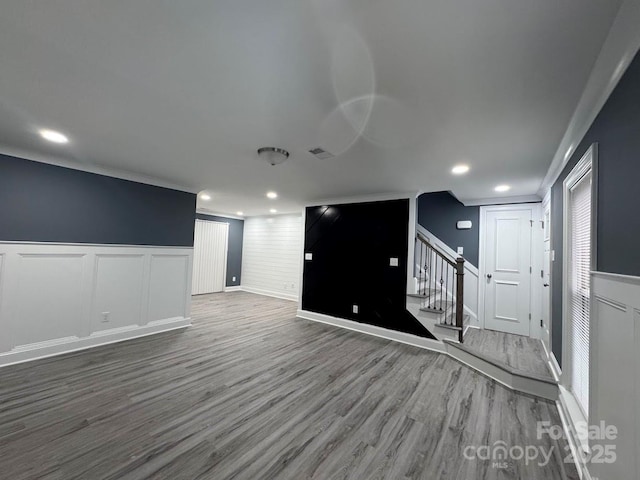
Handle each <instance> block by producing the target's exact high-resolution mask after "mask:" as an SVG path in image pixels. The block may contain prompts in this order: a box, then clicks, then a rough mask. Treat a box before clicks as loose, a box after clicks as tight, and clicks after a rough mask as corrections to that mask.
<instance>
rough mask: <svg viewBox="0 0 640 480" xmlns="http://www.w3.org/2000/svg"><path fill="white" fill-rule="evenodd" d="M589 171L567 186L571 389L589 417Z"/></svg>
mask: <svg viewBox="0 0 640 480" xmlns="http://www.w3.org/2000/svg"><path fill="white" fill-rule="evenodd" d="M591 176H592V175H591V169H588V170H587V171H586V172H585V173H584V175H582V177H580V178H579V179H578V180H577V181H576V182H575V183H574V184H573V185H572V186H570V187H569V199H568V200H569V201H568V214H569V215H568V216H569V218H568V221H569V232H568V233H569V238H568V240H569V249H570V251H569V252H568V253H569V265H568V266H569V269H568V274H569V278H568V283H567V286H568V294H569V295H568V298H567V300H568V302H569V305H568V313H569V318H568V321H569V335H568V336H569V338H568V341H569V342H568V343H569V345H568V347H569V361H570V362H571V367H570V371H571V390H572V391H573V393H574V395H575V397H576V398H577V400H578V402H579V403H580V405H581V406H582V408H583V410H584V412H585V413H586V414H587V415H588V414H589V308H590V305H589V299H590V287H591V273H590V272H591V201H592V199H591V191H592V190H591Z"/></svg>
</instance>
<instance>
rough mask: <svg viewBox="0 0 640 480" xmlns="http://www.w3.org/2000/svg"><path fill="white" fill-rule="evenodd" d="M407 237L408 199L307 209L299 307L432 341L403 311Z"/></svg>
mask: <svg viewBox="0 0 640 480" xmlns="http://www.w3.org/2000/svg"><path fill="white" fill-rule="evenodd" d="M408 235H409V200H408V199H405V200H390V201H383V202H369V203H351V204H343V205H330V206H322V207H309V208H307V209H306V223H305V239H304V248H305V253H311V254H312V255H313V259H312V260H311V261H307V260H305V262H304V273H303V286H302V308H303V309H304V310H308V311H311V312H317V313H322V314H326V315H331V316H334V317H338V318H346V319H350V320H354V321H357V322H361V323H367V324H370V325H376V326H379V327H383V328H388V329H392V330H398V331H402V332H406V333H412V334H414V335H420V336H424V337H428V338H433V337H432V335H431V334H430V333H429V331H428V330H426V329H425V328H424V327H423V326H422V325H421V324H420V322H418V321H417V320H416V319H415V318H414V317H413V316H412V315H411V314H410V313H409V312H407V311H406V308H405V307H406V293H407V292H406V288H407V253H408V252H407V246H408V238H409V237H408ZM391 257H395V258H398V266H397V267H392V266H390V265H389V259H390V258H391ZM353 305H358V307H359V313H357V314H354V313H353Z"/></svg>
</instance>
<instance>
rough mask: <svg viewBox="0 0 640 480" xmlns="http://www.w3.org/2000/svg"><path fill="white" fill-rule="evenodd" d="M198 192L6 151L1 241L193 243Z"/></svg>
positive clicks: (0, 170) (1, 172)
mask: <svg viewBox="0 0 640 480" xmlns="http://www.w3.org/2000/svg"><path fill="white" fill-rule="evenodd" d="M195 209H196V195H194V194H192V193H186V192H180V191H177V190H171V189H168V188H162V187H156V186H152V185H146V184H142V183H137V182H131V181H128V180H122V179H118V178H113V177H107V176H104V175H97V174H94V173H88V172H83V171H80V170H73V169H70V168H64V167H59V166H55V165H49V164H45V163H39V162H33V161H30V160H23V159H21V158H16V157H10V156H7V155H0V240H2V241H18V242H60V243H96V244H122V245H159V246H179V247H191V246H193V226H194V219H195Z"/></svg>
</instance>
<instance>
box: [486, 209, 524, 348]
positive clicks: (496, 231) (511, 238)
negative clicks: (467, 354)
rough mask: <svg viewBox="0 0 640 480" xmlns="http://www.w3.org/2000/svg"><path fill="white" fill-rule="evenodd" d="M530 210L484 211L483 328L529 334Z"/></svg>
mask: <svg viewBox="0 0 640 480" xmlns="http://www.w3.org/2000/svg"><path fill="white" fill-rule="evenodd" d="M532 218H533V209H532V208H531V207H517V206H503V207H492V208H491V209H487V210H486V211H485V221H484V229H483V232H484V242H483V252H481V254H483V256H484V268H483V273H484V275H485V277H484V278H481V280H480V281H481V282H485V288H484V291H485V295H484V319H485V320H484V321H485V328H488V329H491V330H498V331H501V332H507V333H514V334H517V335H527V336H529V334H530V323H531V321H530V316H531V265H532V263H531V239H532V230H533V229H532V224H531V220H532Z"/></svg>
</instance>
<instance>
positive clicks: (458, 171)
mask: <svg viewBox="0 0 640 480" xmlns="http://www.w3.org/2000/svg"><path fill="white" fill-rule="evenodd" d="M468 171H469V165H456V166H455V167H453V168H452V169H451V173H453V174H454V175H462V174H463V173H467V172H468Z"/></svg>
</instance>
